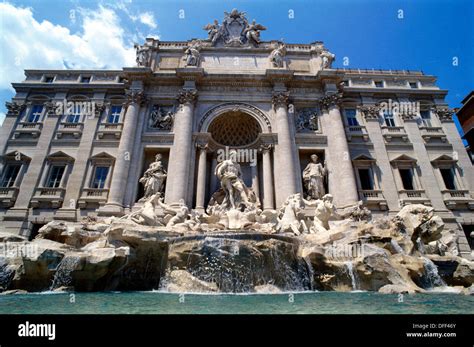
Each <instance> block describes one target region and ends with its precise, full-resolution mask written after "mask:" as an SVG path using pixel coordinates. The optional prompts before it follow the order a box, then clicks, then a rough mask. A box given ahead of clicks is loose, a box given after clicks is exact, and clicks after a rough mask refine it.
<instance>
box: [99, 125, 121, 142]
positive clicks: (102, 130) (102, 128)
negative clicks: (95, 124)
mask: <svg viewBox="0 0 474 347" xmlns="http://www.w3.org/2000/svg"><path fill="white" fill-rule="evenodd" d="M122 128H123V123H102V124H99V129H98V130H97V138H98V139H99V140H102V139H106V138H113V139H115V140H119V139H120V136H121V135H122Z"/></svg>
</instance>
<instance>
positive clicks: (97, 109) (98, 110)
mask: <svg viewBox="0 0 474 347" xmlns="http://www.w3.org/2000/svg"><path fill="white" fill-rule="evenodd" d="M109 106H110V102H99V103H95V104H94V116H95V117H97V118H99V117H100V116H101V115H102V113H103V112H104V111H105V109H106V108H107V107H109Z"/></svg>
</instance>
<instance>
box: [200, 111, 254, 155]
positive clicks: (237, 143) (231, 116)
mask: <svg viewBox="0 0 474 347" xmlns="http://www.w3.org/2000/svg"><path fill="white" fill-rule="evenodd" d="M208 131H209V133H211V136H212V138H213V139H214V141H216V142H217V143H218V144H220V145H223V146H229V147H243V146H248V145H250V144H252V143H254V142H255V141H256V140H257V139H258V136H259V135H260V133H261V132H262V128H261V127H260V124H259V123H258V121H257V120H256V119H255V118H254V117H252V116H250V115H249V114H247V113H244V112H241V111H229V112H226V113H224V114H222V115H220V116H218V117H217V118H216V119H214V120H213V121H212V123H211V124H210V126H209V129H208Z"/></svg>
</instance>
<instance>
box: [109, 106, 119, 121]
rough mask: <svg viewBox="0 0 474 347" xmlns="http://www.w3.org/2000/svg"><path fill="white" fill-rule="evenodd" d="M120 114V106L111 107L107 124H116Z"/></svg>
mask: <svg viewBox="0 0 474 347" xmlns="http://www.w3.org/2000/svg"><path fill="white" fill-rule="evenodd" d="M120 113H122V106H112V108H111V110H110V114H109V118H108V119H107V123H118V122H119V121H120Z"/></svg>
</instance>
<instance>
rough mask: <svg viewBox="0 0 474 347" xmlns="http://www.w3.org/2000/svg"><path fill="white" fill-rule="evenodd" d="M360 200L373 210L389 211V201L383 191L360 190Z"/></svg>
mask: <svg viewBox="0 0 474 347" xmlns="http://www.w3.org/2000/svg"><path fill="white" fill-rule="evenodd" d="M359 198H360V199H361V200H362V201H363V202H364V204H365V205H367V206H369V207H371V208H374V207H376V208H379V209H380V210H387V208H388V207H387V201H386V200H385V197H384V196H383V193H382V191H381V190H359Z"/></svg>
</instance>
